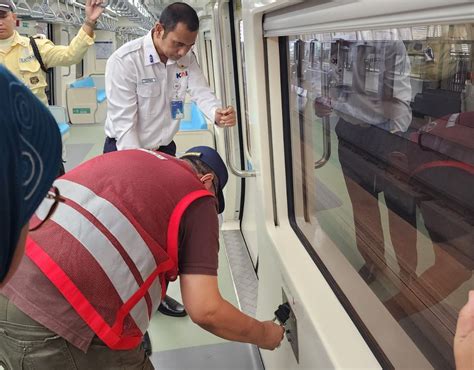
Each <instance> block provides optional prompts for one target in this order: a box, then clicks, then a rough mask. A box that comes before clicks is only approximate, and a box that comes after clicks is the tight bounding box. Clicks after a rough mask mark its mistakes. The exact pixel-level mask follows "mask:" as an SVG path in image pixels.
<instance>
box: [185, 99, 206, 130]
mask: <svg viewBox="0 0 474 370" xmlns="http://www.w3.org/2000/svg"><path fill="white" fill-rule="evenodd" d="M188 104H189V106H190V110H191V112H190V114H186V113H187V109H186V108H187V107H186V106H185V115H184V118H183V119H182V120H181V122H180V124H179V130H180V131H194V130H207V123H206V119H205V118H204V115H203V114H202V112H201V111H200V110H199V108H198V107H197V105H196V103H194V102H191V103H186V105H188ZM189 106H188V107H189Z"/></svg>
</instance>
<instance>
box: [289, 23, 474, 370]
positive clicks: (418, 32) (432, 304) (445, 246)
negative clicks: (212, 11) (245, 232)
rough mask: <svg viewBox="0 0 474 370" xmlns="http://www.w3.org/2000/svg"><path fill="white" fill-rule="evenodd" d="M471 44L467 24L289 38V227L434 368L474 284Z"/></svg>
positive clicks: (450, 364) (448, 353) (444, 363)
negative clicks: (377, 304)
mask: <svg viewBox="0 0 474 370" xmlns="http://www.w3.org/2000/svg"><path fill="white" fill-rule="evenodd" d="M473 40H474V26H473V25H471V24H462V25H430V26H426V27H412V28H409V27H408V28H400V29H390V30H377V31H375V30H367V31H356V32H341V33H324V34H311V35H308V34H305V35H299V36H296V37H289V38H288V42H287V56H288V76H289V87H290V88H289V102H288V104H289V107H290V122H289V125H290V127H291V144H292V145H291V146H292V156H291V158H292V159H291V161H292V168H293V176H292V177H293V188H294V194H293V198H294V199H293V201H294V205H295V207H294V209H295V219H296V223H297V225H298V227H299V228H300V230H301V231H302V232H303V233H304V235H305V237H306V238H307V240H308V241H309V242H310V243H311V244H312V245H313V246H314V248H315V250H316V252H318V248H320V245H319V244H318V243H321V240H330V241H331V245H334V246H335V247H336V248H337V249H338V250H339V251H340V252H341V253H342V254H343V256H344V257H345V259H346V260H347V261H348V262H349V263H350V264H351V265H352V266H353V268H354V269H355V270H356V271H358V274H359V276H360V278H361V279H363V280H364V281H365V283H366V284H367V286H368V288H369V289H371V290H372V291H373V292H374V293H375V294H376V296H377V297H378V298H379V299H380V301H381V302H383V304H384V306H385V307H386V309H387V310H388V311H389V312H390V313H391V315H392V316H393V317H394V318H395V320H396V321H397V322H398V323H399V325H400V326H401V327H402V328H403V330H405V332H406V333H407V334H408V335H409V336H410V337H411V339H412V340H413V342H414V343H415V344H416V345H417V347H418V348H419V350H420V351H421V352H422V353H423V354H424V355H425V357H426V358H427V359H428V360H429V361H430V362H431V363H432V365H433V366H434V367H435V368H440V369H449V368H454V360H453V354H452V342H453V335H454V332H455V325H456V320H457V315H458V312H459V309H460V307H462V305H463V304H464V303H465V301H466V299H467V291H468V290H469V289H473V287H474V279H473V274H472V272H473V267H474V228H473V223H474V191H473V189H474V89H473V87H472V84H473V80H474V73H473V71H474V54H473ZM471 79H473V80H471ZM323 262H325V261H324V259H323ZM330 272H331V274H332V275H333V277H334V279H335V280H336V282H337V281H338V272H337V271H330ZM359 309H360V308H359ZM382 349H383V348H382Z"/></svg>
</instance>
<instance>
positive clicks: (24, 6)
mask: <svg viewBox="0 0 474 370" xmlns="http://www.w3.org/2000/svg"><path fill="white" fill-rule="evenodd" d="M15 12H16V15H18V16H19V17H30V16H31V6H30V5H29V4H28V3H27V2H26V0H18V1H17V2H16V10H15Z"/></svg>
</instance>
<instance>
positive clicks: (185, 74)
mask: <svg viewBox="0 0 474 370" xmlns="http://www.w3.org/2000/svg"><path fill="white" fill-rule="evenodd" d="M182 77H188V71H183V72H178V73H176V78H182Z"/></svg>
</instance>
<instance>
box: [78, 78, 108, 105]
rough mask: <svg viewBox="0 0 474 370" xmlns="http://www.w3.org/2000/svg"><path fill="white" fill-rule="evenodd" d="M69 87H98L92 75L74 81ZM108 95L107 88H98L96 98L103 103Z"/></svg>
mask: <svg viewBox="0 0 474 370" xmlns="http://www.w3.org/2000/svg"><path fill="white" fill-rule="evenodd" d="M69 87H71V88H73V89H77V88H81V87H97V86H96V85H95V83H94V79H93V78H92V77H90V76H89V77H84V78H81V79H79V80H76V81H74V82H72V83H71V84H70V85H69ZM106 98H107V96H106V95H105V89H97V92H96V99H97V102H98V103H102V102H103V101H105V99H106Z"/></svg>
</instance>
